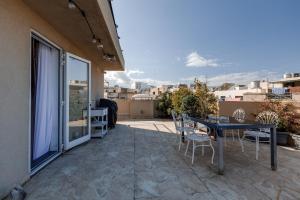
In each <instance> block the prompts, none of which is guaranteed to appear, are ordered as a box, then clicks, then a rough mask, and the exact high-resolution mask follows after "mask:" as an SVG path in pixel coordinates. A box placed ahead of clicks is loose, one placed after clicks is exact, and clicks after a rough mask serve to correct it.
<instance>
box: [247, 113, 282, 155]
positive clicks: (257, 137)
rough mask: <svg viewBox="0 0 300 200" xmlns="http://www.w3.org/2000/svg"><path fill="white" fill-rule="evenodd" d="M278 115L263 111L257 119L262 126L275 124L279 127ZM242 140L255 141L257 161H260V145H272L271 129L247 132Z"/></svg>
mask: <svg viewBox="0 0 300 200" xmlns="http://www.w3.org/2000/svg"><path fill="white" fill-rule="evenodd" d="M278 120H279V119H278V115H277V114H276V113H275V112H272V111H263V112H261V113H259V114H258V115H257V117H256V121H258V122H259V123H262V124H274V125H275V127H277V124H278ZM242 140H248V141H255V144H256V154H255V159H256V160H258V153H259V143H270V129H269V128H260V129H259V130H246V131H244V135H243V138H242Z"/></svg>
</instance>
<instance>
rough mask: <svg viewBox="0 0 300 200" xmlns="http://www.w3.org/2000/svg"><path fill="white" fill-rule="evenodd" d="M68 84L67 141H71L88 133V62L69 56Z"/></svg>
mask: <svg viewBox="0 0 300 200" xmlns="http://www.w3.org/2000/svg"><path fill="white" fill-rule="evenodd" d="M68 84H69V141H70V142H71V141H73V140H76V139H78V138H81V137H83V136H86V135H88V118H87V108H88V105H89V102H88V100H89V98H88V97H89V93H88V92H89V91H88V63H85V62H83V61H81V60H78V59H75V58H72V57H70V60H69V65H68Z"/></svg>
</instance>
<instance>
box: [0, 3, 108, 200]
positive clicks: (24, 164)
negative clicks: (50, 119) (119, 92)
mask: <svg viewBox="0 0 300 200" xmlns="http://www.w3.org/2000/svg"><path fill="white" fill-rule="evenodd" d="M0 27H1V31H0V61H1V62H0V70H1V73H0V95H1V98H0V199H2V198H3V197H4V196H5V195H7V194H8V192H9V190H10V189H12V187H13V186H15V185H16V184H22V183H24V182H25V181H26V180H28V179H29V176H30V169H29V161H30V157H29V149H30V147H29V145H30V130H29V123H30V118H29V116H30V110H29V105H30V59H31V56H30V54H31V52H30V42H31V39H30V33H31V30H35V31H37V32H38V33H40V34H41V35H42V36H44V37H46V38H47V39H48V40H50V41H51V42H53V43H55V44H57V45H58V46H59V47H61V48H63V49H64V50H65V51H68V52H71V53H73V54H75V55H78V56H80V57H83V58H85V59H89V60H91V61H92V100H93V99H98V98H100V97H102V96H103V84H104V81H103V80H104V78H103V77H104V75H103V70H102V69H101V67H100V66H95V65H93V60H92V59H90V58H89V55H87V54H85V52H83V51H82V50H81V49H80V48H78V47H77V46H76V45H74V44H73V43H72V42H71V41H70V40H69V39H68V38H66V37H65V36H64V35H63V34H61V33H59V32H58V31H57V30H56V29H55V28H53V27H52V26H51V25H50V24H49V23H48V22H47V21H45V20H44V19H43V18H41V17H40V16H39V15H38V14H36V13H35V12H34V11H33V10H32V9H31V8H30V7H28V6H27V5H26V4H25V3H24V2H23V1H20V0H1V1H0Z"/></svg>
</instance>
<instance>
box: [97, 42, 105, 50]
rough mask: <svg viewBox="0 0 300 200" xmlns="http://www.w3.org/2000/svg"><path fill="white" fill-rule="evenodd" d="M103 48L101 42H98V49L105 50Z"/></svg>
mask: <svg viewBox="0 0 300 200" xmlns="http://www.w3.org/2000/svg"><path fill="white" fill-rule="evenodd" d="M103 47H104V46H103V44H102V42H101V40H98V44H97V48H98V49H103Z"/></svg>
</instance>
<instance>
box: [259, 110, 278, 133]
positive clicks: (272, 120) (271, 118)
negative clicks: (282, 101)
mask: <svg viewBox="0 0 300 200" xmlns="http://www.w3.org/2000/svg"><path fill="white" fill-rule="evenodd" d="M256 121H258V122H259V123H262V124H274V125H275V127H277V125H278V122H279V118H278V115H277V114H276V113H275V112H272V111H263V112H261V113H259V114H258V115H257V117H256ZM261 131H264V132H270V129H269V128H262V129H261Z"/></svg>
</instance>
